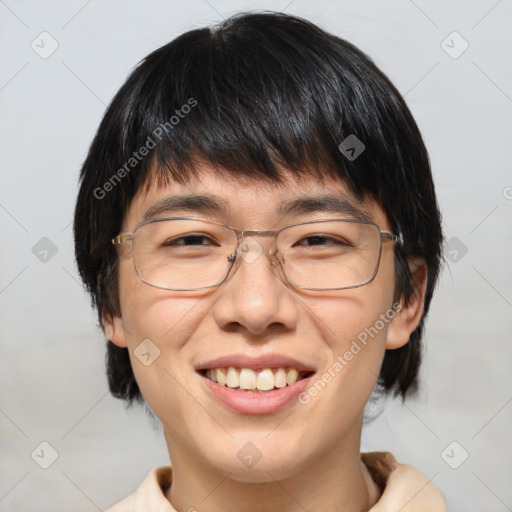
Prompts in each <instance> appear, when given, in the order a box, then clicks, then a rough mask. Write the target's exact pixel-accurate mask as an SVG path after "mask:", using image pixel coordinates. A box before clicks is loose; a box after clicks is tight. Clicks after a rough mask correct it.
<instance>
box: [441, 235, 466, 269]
mask: <svg viewBox="0 0 512 512" xmlns="http://www.w3.org/2000/svg"><path fill="white" fill-rule="evenodd" d="M467 252H468V248H467V246H466V244H465V243H464V242H462V240H460V238H457V237H456V236H453V237H452V238H450V240H448V244H447V246H446V257H447V258H448V259H449V260H450V261H451V262H452V263H458V262H459V261H460V260H461V259H462V258H464V256H465V255H466V253H467Z"/></svg>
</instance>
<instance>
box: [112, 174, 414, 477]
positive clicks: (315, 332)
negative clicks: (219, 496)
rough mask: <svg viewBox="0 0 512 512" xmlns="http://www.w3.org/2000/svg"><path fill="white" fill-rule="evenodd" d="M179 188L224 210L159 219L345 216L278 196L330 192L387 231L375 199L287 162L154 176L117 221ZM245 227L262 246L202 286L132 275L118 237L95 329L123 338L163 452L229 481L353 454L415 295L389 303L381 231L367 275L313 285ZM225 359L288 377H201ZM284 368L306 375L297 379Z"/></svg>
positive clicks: (389, 252)
mask: <svg viewBox="0 0 512 512" xmlns="http://www.w3.org/2000/svg"><path fill="white" fill-rule="evenodd" d="M180 194H187V195H189V194H194V195H211V196H215V198H216V199H220V200H223V201H224V203H225V205H226V210H225V211H224V212H222V213H220V212H214V211H212V210H194V211H191V210H178V211H174V210H173V211H168V212H162V211H160V212H155V213H157V216H158V217H159V218H161V217H172V216H189V217H191V216H193V217H201V218H204V219H208V220H215V221H218V222H222V223H224V224H227V225H229V226H232V227H235V228H238V229H242V228H243V229H244V230H275V229H278V228H280V227H282V226H286V225H290V224H294V223H298V222H304V221H308V220H318V219H329V218H331V219H332V218H340V217H347V214H346V212H345V213H343V214H341V213H333V212H328V211H321V210H319V211H313V212H311V211H309V212H302V213H300V212H299V213H297V212H296V213H288V214H286V215H282V214H279V213H278V209H279V207H280V205H281V204H282V203H283V202H286V201H289V200H294V199H297V198H301V197H325V196H334V197H337V198H342V199H344V200H345V201H347V202H348V203H349V204H352V205H353V206H354V207H355V208H358V209H359V210H363V211H364V212H365V213H366V214H367V215H368V216H370V218H371V219H372V220H373V221H374V222H375V223H377V224H378V225H379V226H380V228H381V229H382V230H383V231H390V226H389V223H388V220H387V218H386V215H385V214H384V212H383V210H382V209H381V208H380V207H379V206H378V205H377V204H376V203H374V202H367V203H364V204H361V203H358V202H357V201H356V200H355V198H354V197H353V195H352V194H351V193H350V192H349V190H348V188H347V187H346V186H345V185H344V184H343V183H342V182H340V181H334V180H325V179H324V180H323V181H320V180H319V179H318V178H314V177H308V178H302V179H301V180H300V181H299V180H298V179H297V178H294V177H293V176H292V175H291V174H286V180H285V181H284V182H283V183H282V184H281V185H279V186H277V185H274V184H273V185H269V184H267V183H265V182H262V181H254V180H252V181H251V180H249V179H248V178H241V177H233V176H228V175H227V174H226V175H224V176H216V175H215V174H214V173H213V172H210V171H209V169H208V167H207V166H205V167H204V168H202V169H201V173H200V176H199V179H197V180H196V179H192V180H191V181H190V182H189V183H188V184H187V185H180V184H177V183H174V184H172V185H169V186H166V187H164V188H162V187H160V188H158V187H157V186H156V185H153V186H151V187H150V188H149V190H148V191H147V192H146V191H144V192H140V193H139V194H138V195H137V196H136V197H135V198H134V200H133V202H132V204H131V206H130V208H129V211H128V212H127V215H126V217H125V220H124V226H123V232H131V231H132V230H133V228H134V227H135V226H136V225H137V224H138V223H140V222H141V221H143V220H144V215H145V214H146V212H147V211H148V210H149V209H150V208H152V207H154V205H155V204H156V203H158V202H159V201H162V200H163V199H165V198H168V197H171V196H176V195H180ZM255 239H257V240H258V242H259V243H260V244H261V247H262V248H263V253H262V254H260V255H259V256H258V257H256V258H255V259H251V260H247V261H245V260H243V259H242V258H238V260H237V262H236V264H235V266H234V267H233V269H232V270H231V272H230V274H229V275H228V277H227V279H226V281H225V282H224V283H223V284H222V285H220V286H218V287H217V288H214V289H211V290H207V291H200V292H176V291H169V290H162V289H158V288H154V287H152V286H149V285H147V284H145V283H143V282H142V281H141V280H140V279H139V278H138V276H137V275H136V272H135V270H134V265H133V260H132V255H131V249H132V246H131V243H124V244H121V245H120V246H119V263H120V265H119V296H120V305H121V317H116V318H114V319H104V325H105V331H106V335H107V337H108V338H109V339H110V340H111V341H112V342H113V343H115V344H116V345H119V346H121V347H127V348H128V350H129V354H130V358H131V364H132V367H133V370H134V373H135V377H136V379H137V382H138V385H139V387H140V389H141V391H142V394H143V396H144V398H145V400H146V401H147V403H148V405H149V406H150V407H151V409H152V410H153V411H154V413H155V414H156V415H157V416H158V417H159V419H160V420H161V421H162V424H163V428H164V433H165V437H166V440H167V443H168V448H169V453H170V456H171V460H172V461H173V464H177V461H179V460H185V459H187V460H189V461H194V464H199V465H202V466H203V467H207V468H209V469H210V470H212V471H221V472H223V473H225V474H227V473H230V474H231V478H233V479H235V480H239V481H247V482H266V481H270V480H271V477H270V476H269V474H271V475H272V476H273V478H286V477H287V476H291V475H292V474H294V472H297V471H300V470H301V469H304V468H305V467H306V466H308V467H310V466H311V464H314V463H318V464H321V462H322V460H326V458H328V457H330V456H332V454H336V453H337V454H342V453H343V452H344V451H347V450H349V451H350V450H352V451H354V450H357V453H358V450H359V439H360V428H361V421H362V413H363V409H364V406H365V403H366V402H367V400H368V398H369V396H370V394H371V392H372V390H373V388H374V385H375V383H376V380H377V376H378V374H379V370H380V366H381V363H382V359H383V356H384V351H385V349H386V347H388V348H397V347H399V346H401V345H403V344H404V343H406V342H407V340H408V338H409V334H410V332H412V330H413V329H414V327H415V325H416V324H417V322H418V321H419V316H421V311H420V309H421V308H420V307H416V308H414V307H413V306H414V305H411V304H409V305H408V306H404V305H402V307H400V306H398V307H397V306H396V304H395V306H394V301H393V298H394V286H395V274H394V270H395V269H394V245H395V244H394V242H389V241H388V242H383V244H382V255H381V262H380V266H379V269H378V272H377V274H376V276H375V278H374V279H373V281H371V282H370V283H368V284H366V285H364V286H361V287H358V288H353V289H346V290H336V291H323V292H320V291H314V292H312V291H305V290H298V289H294V288H293V287H292V286H290V285H289V284H287V283H286V281H285V279H284V278H283V275H282V273H281V271H280V267H279V265H276V264H275V263H272V255H271V254H269V252H268V251H269V249H270V248H271V246H272V240H271V239H264V238H260V239H258V237H255ZM144 340H146V341H144ZM147 340H150V341H149V342H148V341H147ZM143 341H144V343H143V344H142V345H141V343H142V342H143ZM141 354H144V355H143V356H142V357H141ZM229 366H233V367H234V368H235V369H236V370H237V372H236V374H237V375H238V373H239V372H244V373H245V374H246V375H245V376H247V375H248V376H249V377H248V378H249V380H250V379H251V378H252V375H253V374H252V373H250V372H249V373H248V372H247V371H246V370H251V369H252V370H255V372H254V375H255V376H256V377H257V376H258V373H259V371H261V370H264V369H265V368H268V369H270V371H271V372H272V374H273V375H274V374H276V373H277V372H278V371H280V377H279V378H278V377H277V376H275V377H274V378H275V383H277V382H278V380H279V379H281V380H282V377H283V371H284V374H285V375H286V376H287V377H289V378H290V379H291V381H290V382H291V384H289V383H288V384H287V385H286V386H283V387H279V388H276V389H274V390H272V391H268V392H264V393H256V392H248V391H239V390H235V389H231V388H229V386H227V385H224V386H220V384H219V382H217V383H214V382H213V381H212V380H211V379H209V378H207V376H205V371H204V370H206V369H209V368H219V367H223V368H227V367H229ZM279 368H283V370H279ZM242 369H246V370H242ZM294 369H296V370H298V371H299V377H302V376H304V378H300V380H298V381H297V382H296V383H295V384H293V375H294ZM215 373H217V372H215ZM267 375H268V373H267ZM262 379H263V380H262V381H261V382H263V381H265V379H264V378H262ZM282 383H283V382H282V381H281V384H280V385H282ZM297 447H301V449H300V451H298V450H297ZM251 457H252V458H251ZM256 460H257V463H253V462H251V461H256Z"/></svg>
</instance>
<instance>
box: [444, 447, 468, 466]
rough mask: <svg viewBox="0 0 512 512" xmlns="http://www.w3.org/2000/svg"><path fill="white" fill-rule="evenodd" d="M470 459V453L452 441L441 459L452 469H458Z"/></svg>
mask: <svg viewBox="0 0 512 512" xmlns="http://www.w3.org/2000/svg"><path fill="white" fill-rule="evenodd" d="M468 457H469V453H468V451H467V450H466V449H465V448H464V447H463V446H462V445H461V444H460V443H458V442H457V441H452V442H451V443H450V444H449V445H448V446H447V447H446V448H445V449H444V450H443V451H442V452H441V458H442V459H443V460H444V461H445V462H446V464H448V466H450V467H451V468H452V469H458V468H460V467H461V466H462V464H464V462H466V460H467V459H468Z"/></svg>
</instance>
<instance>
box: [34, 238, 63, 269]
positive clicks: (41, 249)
mask: <svg viewBox="0 0 512 512" xmlns="http://www.w3.org/2000/svg"><path fill="white" fill-rule="evenodd" d="M57 251H58V249H57V246H56V245H55V244H54V243H53V242H52V241H51V240H50V239H49V238H47V237H46V236H43V238H41V240H39V241H38V242H37V243H36V244H35V245H34V246H33V247H32V254H33V255H34V256H35V257H36V258H37V259H38V260H39V261H40V262H41V263H48V262H49V261H50V260H51V259H52V258H53V257H54V256H55V255H56V254H57Z"/></svg>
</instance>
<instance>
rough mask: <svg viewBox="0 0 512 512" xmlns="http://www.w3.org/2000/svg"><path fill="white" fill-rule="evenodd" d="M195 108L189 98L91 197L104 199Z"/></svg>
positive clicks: (193, 100) (193, 99) (191, 99)
mask: <svg viewBox="0 0 512 512" xmlns="http://www.w3.org/2000/svg"><path fill="white" fill-rule="evenodd" d="M196 106H197V100H196V99H195V98H189V99H188V100H187V103H185V104H184V105H182V106H181V107H180V108H179V109H176V110H175V111H174V112H175V114H176V115H174V116H171V118H170V119H169V121H166V122H165V123H160V124H159V125H158V126H157V127H156V128H155V129H154V130H153V131H152V132H151V135H149V136H148V138H147V139H146V142H145V143H144V144H143V145H142V146H141V147H140V148H139V149H138V150H137V151H134V152H133V153H132V156H131V157H130V158H128V160H127V161H126V162H125V163H124V164H123V165H122V166H121V167H120V168H119V169H118V170H117V171H116V172H115V173H114V174H112V176H111V177H110V178H109V179H108V180H107V181H106V182H105V183H103V185H102V186H101V187H96V188H95V189H94V191H93V195H94V197H95V198H96V199H100V200H101V199H104V198H105V197H106V196H107V194H108V193H109V192H111V191H112V190H114V188H115V187H116V186H117V185H118V184H119V183H121V181H122V180H123V178H125V176H126V175H127V174H129V173H130V172H131V171H132V170H133V169H135V167H137V165H139V162H142V160H144V158H145V157H146V156H148V155H149V153H150V151H151V150H152V149H153V148H155V147H156V145H157V141H156V140H155V139H158V140H159V141H161V140H162V138H163V136H164V134H165V133H169V132H170V131H171V130H172V129H173V128H174V127H175V126H176V125H177V124H179V123H180V121H181V120H182V119H184V118H185V116H186V115H187V114H189V113H190V112H191V110H192V109H193V108H194V107H196Z"/></svg>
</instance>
